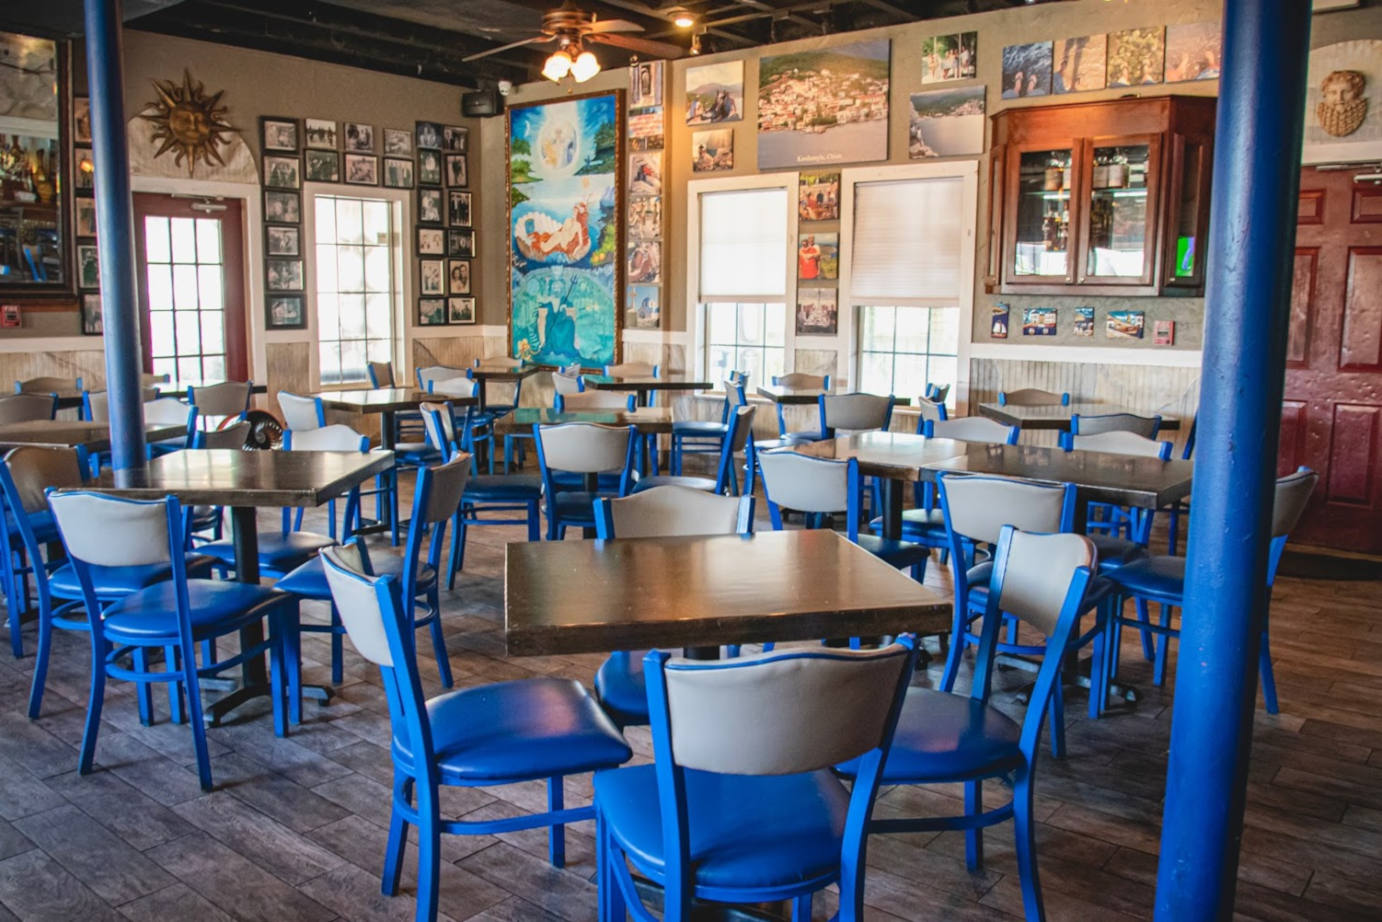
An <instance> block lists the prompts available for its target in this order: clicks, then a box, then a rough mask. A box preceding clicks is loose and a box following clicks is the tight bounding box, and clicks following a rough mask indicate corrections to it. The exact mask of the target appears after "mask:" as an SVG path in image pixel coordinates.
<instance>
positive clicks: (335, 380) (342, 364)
mask: <svg viewBox="0 0 1382 922" xmlns="http://www.w3.org/2000/svg"><path fill="white" fill-rule="evenodd" d="M316 246H317V266H316V270H317V283H316V288H317V343H318V354H319V357H320V363H321V383H322V384H324V385H330V384H351V383H355V382H359V381H365V380H368V378H369V374H368V372H367V370H366V363H367V362H388V361H392V360H393V353H394V305H395V304H396V303H397V301H398V290H397V280H396V278H395V272H394V233H393V211H392V206H391V205H390V203H389V202H387V201H385V200H383V199H369V198H346V197H342V196H335V195H319V196H317V197H316Z"/></svg>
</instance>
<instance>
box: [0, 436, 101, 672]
mask: <svg viewBox="0 0 1382 922" xmlns="http://www.w3.org/2000/svg"><path fill="white" fill-rule="evenodd" d="M11 464H14V465H18V467H19V468H20V471H19V475H20V482H21V483H23V485H24V489H23V490H22V491H21V490H20V489H19V488H18V487H17V486H15V483H14V480H13V477H12V476H11ZM74 464H75V465H76V469H75V470H74V469H73V468H72V465H74ZM85 470H86V460H85V458H83V457H82V453H81V451H80V450H79V449H50V448H35V447H30V446H22V447H19V448H15V449H13V450H11V451H10V452H8V453H7V454H6V455H5V463H4V464H0V486H3V487H4V489H3V490H0V508H3V510H4V514H5V532H6V547H5V554H4V557H3V559H0V579H3V582H4V592H5V609H6V612H7V613H8V615H9V625H10V649H11V651H12V652H13V653H14V657H15V659H19V658H20V657H22V656H23V655H24V637H23V618H24V613H25V611H26V610H27V609H28V607H29V586H28V579H29V576H30V574H32V575H33V576H34V578H35V581H36V582H38V584H39V599H40V600H42V599H43V598H44V595H45V594H46V592H47V580H46V579H44V577H45V575H46V572H47V571H46V569H45V568H44V563H43V553H42V545H45V544H50V543H52V542H55V541H57V540H58V532H57V526H56V525H55V524H54V523H53V516H52V513H51V512H49V511H48V502H47V500H46V499H45V498H44V495H43V490H44V488H45V487H47V486H63V487H77V486H81V484H82V482H83V479H84V477H83V472H84V471H85ZM38 629H39V652H40V654H46V652H47V649H46V646H45V643H44V637H43V616H42V613H41V612H40V615H39V628H38Z"/></svg>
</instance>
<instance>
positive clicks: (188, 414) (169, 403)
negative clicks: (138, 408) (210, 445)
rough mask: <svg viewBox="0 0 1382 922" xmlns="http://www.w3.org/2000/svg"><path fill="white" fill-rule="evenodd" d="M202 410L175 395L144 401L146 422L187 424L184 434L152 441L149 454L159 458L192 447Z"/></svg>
mask: <svg viewBox="0 0 1382 922" xmlns="http://www.w3.org/2000/svg"><path fill="white" fill-rule="evenodd" d="M199 415H200V412H199V411H198V410H197V408H196V407H195V406H189V405H188V404H185V403H183V402H182V401H181V400H178V399H176V398H174V397H156V398H154V399H153V400H147V401H145V402H144V424H145V425H149V426H153V425H165V426H178V425H182V426H186V427H187V431H186V433H185V434H183V435H178V436H173V437H172V438H168V439H163V440H162V441H158V442H150V443H149V444H148V447H147V449H146V450H147V452H148V456H149V457H150V458H157V457H160V456H162V455H167V454H172V453H173V452H175V451H182V450H183V449H186V448H191V447H192V444H193V439H194V438H195V437H196V434H197V419H198V417H199Z"/></svg>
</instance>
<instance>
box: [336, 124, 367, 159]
mask: <svg viewBox="0 0 1382 922" xmlns="http://www.w3.org/2000/svg"><path fill="white" fill-rule="evenodd" d="M342 140H343V141H344V142H345V149H346V152H347V153H354V154H372V153H374V126H373V125H365V124H362V123H361V122H346V123H345V131H344V132H343V133H342Z"/></svg>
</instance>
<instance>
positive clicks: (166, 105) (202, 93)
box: [139, 70, 236, 177]
mask: <svg viewBox="0 0 1382 922" xmlns="http://www.w3.org/2000/svg"><path fill="white" fill-rule="evenodd" d="M154 90H155V91H157V93H158V98H157V99H156V100H154V101H153V102H150V103H148V104H146V105H145V106H144V111H143V112H142V113H141V114H140V116H139V117H140V118H142V119H144V120H145V121H148V122H152V123H153V125H154V138H153V139H154V141H155V142H157V143H158V145H159V146H158V150H156V151H155V152H154V156H155V157H161V156H163V155H164V154H166V153H168V152H169V151H175V152H176V154H175V157H174V163H176V164H178V165H179V166H180V165H182V162H183V161H184V160H186V161H187V175H188V176H189V177H191V176H192V174H193V171H194V170H195V169H196V166H197V161H198V160H200V161H202V162H203V163H205V164H206V165H207V168H208V169H209V168H210V167H212V166H213V165H215V166H225V160H224V159H223V158H222V157H221V152H220V148H221V146H222V145H225V144H228V143H230V140H231V137H230V134H229V132H233V131H235V130H236V129H235V127H234V126H233V125H231V124H230V123H229V122H227V121H226V120H225V114H226V112H227V107H226V106H223V105H221V97H222V96H224V95H225V90H221V91H219V92H217V93H215V94H214V95H212V96H207V95H206V87H205V86H204V85H203V84H202V83H201V81H194V80H193V79H192V74H191V73H190V72H188V71H186V70H184V71H183V72H182V84H181V85H179V84H178V83H177V82H176V81H173V80H155V81H154ZM151 110H152V111H151Z"/></svg>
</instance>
